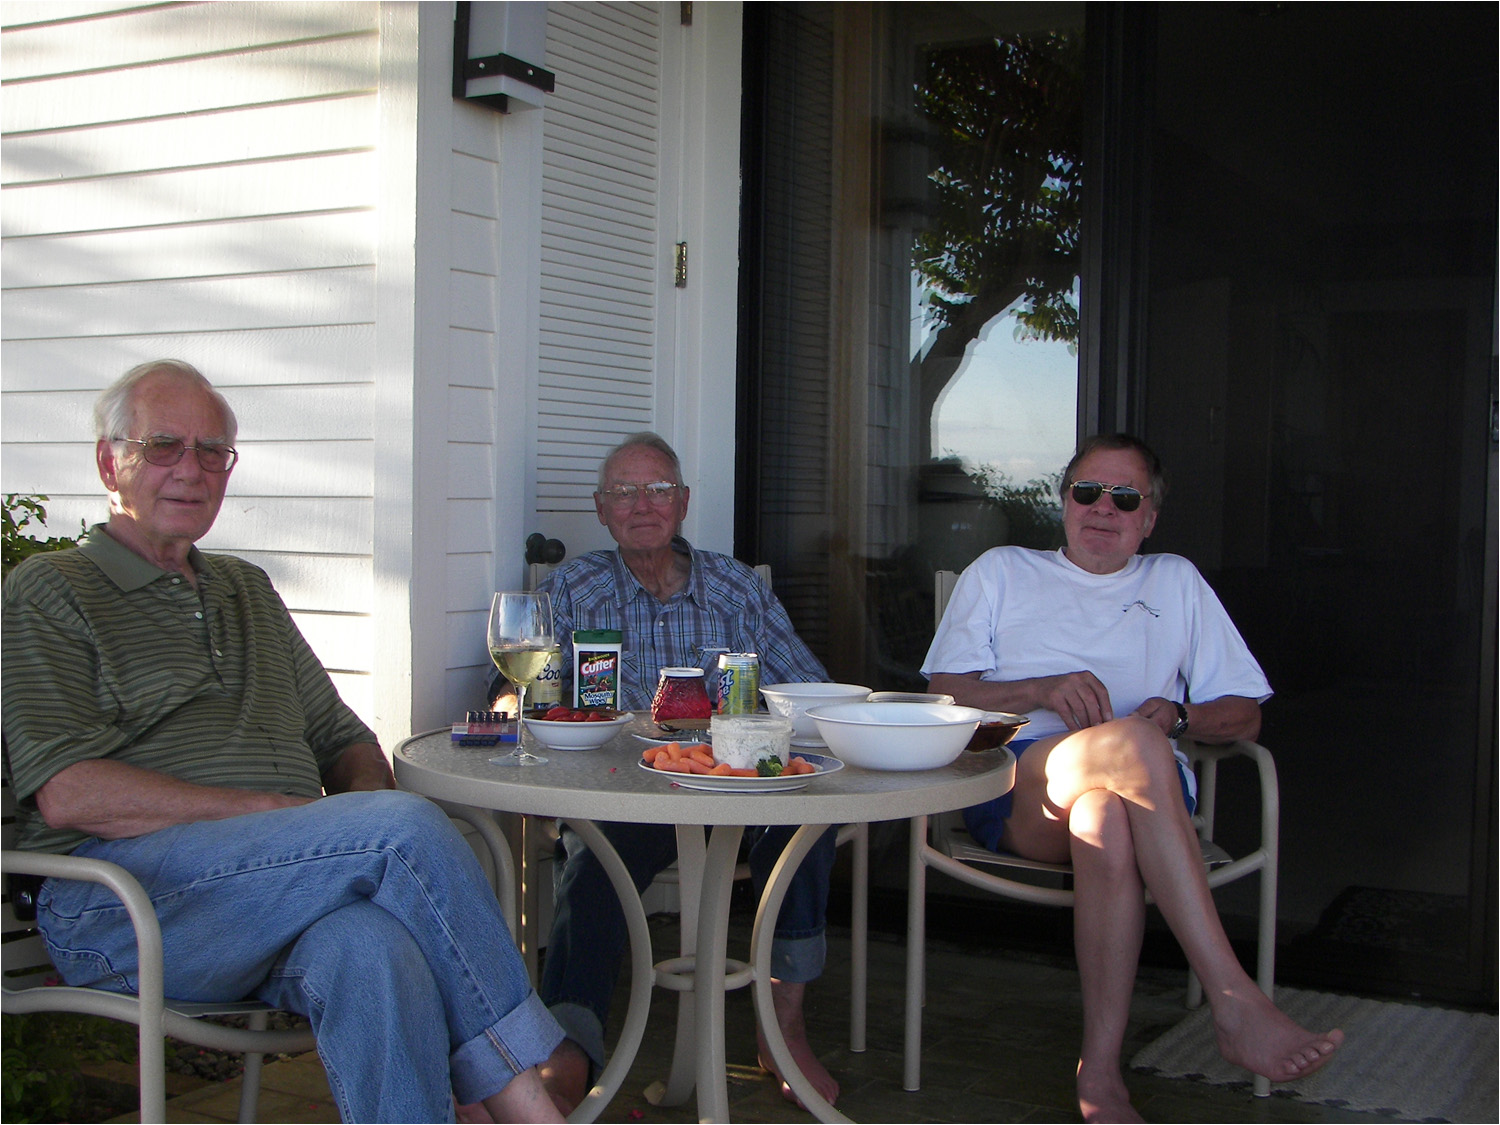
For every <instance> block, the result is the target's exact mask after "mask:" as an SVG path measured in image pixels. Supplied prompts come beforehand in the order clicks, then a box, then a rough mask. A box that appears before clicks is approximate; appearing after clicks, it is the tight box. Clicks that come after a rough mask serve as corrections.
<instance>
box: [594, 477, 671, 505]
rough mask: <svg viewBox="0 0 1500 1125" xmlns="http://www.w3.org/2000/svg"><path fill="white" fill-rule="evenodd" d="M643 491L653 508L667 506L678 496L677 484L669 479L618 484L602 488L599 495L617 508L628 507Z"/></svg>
mask: <svg viewBox="0 0 1500 1125" xmlns="http://www.w3.org/2000/svg"><path fill="white" fill-rule="evenodd" d="M642 492H644V493H645V494H646V500H647V501H648V502H649V503H650V505H651V506H652V507H653V508H665V507H666V506H667V505H669V504H670V503H672V501H673V500H674V499H675V498H676V496H677V485H675V484H673V483H672V482H671V481H667V480H659V481H654V482H652V483H651V484H617V485H615V486H614V487H613V488H606V489H602V490H601V491H600V492H599V495H600V496H602V497H604V499H605V500H606V501H608V502H609V503H610V504H613V505H614V506H615V507H617V508H628V507H631V506H632V505H634V504H635V498H636V497H637V496H639V495H640V494H641V493H642Z"/></svg>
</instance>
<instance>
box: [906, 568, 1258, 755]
mask: <svg viewBox="0 0 1500 1125" xmlns="http://www.w3.org/2000/svg"><path fill="white" fill-rule="evenodd" d="M1084 670H1087V671H1089V672H1092V673H1094V675H1095V676H1097V677H1098V678H1099V680H1100V681H1101V682H1102V683H1103V684H1104V686H1105V687H1106V688H1108V689H1109V699H1110V706H1111V708H1112V709H1113V711H1114V714H1115V715H1116V717H1121V716H1124V715H1128V714H1130V712H1132V711H1134V710H1135V709H1136V708H1137V707H1138V706H1139V705H1140V704H1141V703H1143V702H1144V701H1145V700H1147V699H1150V698H1151V697H1152V696H1161V697H1162V698H1164V699H1175V700H1183V701H1185V702H1198V703H1206V702H1208V701H1210V700H1213V699H1218V698H1220V697H1222V696H1226V695H1238V696H1244V697H1245V698H1248V699H1254V700H1256V701H1257V702H1264V701H1265V700H1267V699H1269V698H1270V696H1271V685H1270V684H1269V683H1267V682H1266V676H1265V673H1264V672H1262V671H1261V668H1260V665H1259V664H1258V663H1256V660H1255V657H1253V656H1251V655H1250V650H1249V648H1247V647H1246V645H1245V642H1244V640H1243V639H1242V638H1241V637H1240V634H1239V631H1238V630H1237V629H1236V628H1235V627H1234V622H1232V621H1230V620H1229V614H1228V613H1226V612H1225V611H1224V607H1223V605H1222V604H1220V602H1219V599H1218V597H1217V596H1216V595H1215V594H1214V592H1213V590H1212V589H1211V588H1210V587H1209V585H1208V583H1207V582H1205V581H1204V580H1203V576H1202V575H1201V574H1199V573H1198V571H1197V569H1196V568H1195V567H1194V566H1193V564H1192V563H1190V562H1188V561H1187V559H1184V558H1182V557H1181V556H1179V555H1136V556H1134V557H1132V558H1131V560H1130V562H1128V563H1127V564H1126V565H1125V566H1124V567H1123V568H1122V569H1120V570H1118V571H1116V572H1115V573H1113V574H1090V573H1089V572H1088V571H1086V570H1083V569H1081V568H1080V567H1078V566H1075V565H1074V564H1073V563H1072V562H1070V561H1068V558H1067V556H1066V555H1064V554H1063V553H1062V551H1061V550H1058V551H1035V550H1031V549H1030V548H1026V547H995V548H992V549H991V550H989V551H986V552H985V553H984V554H982V555H980V556H979V558H977V559H975V560H974V562H973V563H971V564H970V565H969V567H968V569H966V570H965V571H964V572H963V574H962V575H960V576H959V579H958V584H957V585H956V586H955V587H954V590H953V597H952V600H950V601H949V603H948V608H947V610H946V611H945V612H944V614H943V620H942V624H940V625H939V626H938V631H937V636H935V637H934V638H933V640H932V647H931V648H930V649H929V650H928V651H927V660H926V662H925V663H923V665H922V673H923V675H926V676H931V675H933V674H934V673H936V672H951V673H956V674H963V673H966V672H978V673H980V679H982V680H988V681H991V682H1006V681H1010V680H1026V679H1031V678H1033V677H1036V676H1055V675H1060V674H1062V673H1065V672H1077V671H1084ZM1029 717H1030V719H1031V723H1030V724H1029V725H1028V726H1026V727H1025V728H1023V733H1024V735H1025V737H1027V738H1045V737H1047V736H1048V735H1051V734H1057V733H1059V732H1061V731H1064V730H1066V729H1067V727H1066V725H1065V724H1064V723H1063V721H1062V719H1061V718H1060V717H1059V716H1058V715H1057V713H1056V712H1053V711H1047V710H1037V711H1032V712H1031V714H1030V716H1029Z"/></svg>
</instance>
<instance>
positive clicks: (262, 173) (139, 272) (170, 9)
mask: <svg viewBox="0 0 1500 1125" xmlns="http://www.w3.org/2000/svg"><path fill="white" fill-rule="evenodd" d="M0 20H3V28H4V30H3V37H0V68H3V77H4V82H5V90H4V97H3V99H0V128H3V141H4V144H3V150H0V161H3V170H0V185H3V186H0V193H3V194H0V202H3V210H0V234H3V241H0V285H3V289H4V300H3V304H0V371H3V414H0V428H3V458H0V475H3V478H4V483H3V489H4V491H6V492H39V493H44V494H46V495H48V496H49V497H51V501H50V503H49V504H48V508H49V512H50V513H51V515H52V519H51V520H50V521H49V522H50V527H51V529H52V531H53V532H54V533H70V532H71V531H73V530H75V529H76V527H77V524H78V522H79V520H80V519H87V520H89V521H93V520H97V519H100V518H103V516H104V515H105V503H104V499H103V496H102V493H101V488H100V485H99V482H98V479H97V476H96V474H95V473H94V470H93V465H92V462H93V457H92V444H93V443H92V440H91V435H90V420H89V412H90V409H91V407H92V402H93V399H94V397H95V396H96V395H97V393H98V391H99V390H100V389H101V388H102V387H104V386H105V385H107V384H108V383H109V382H111V381H112V380H113V379H114V378H116V377H117V376H118V375H119V374H120V373H121V372H123V371H124V370H125V369H127V368H128V367H130V366H132V365H133V364H135V363H137V362H140V361H142V360H146V359H152V358H157V357H161V356H168V355H170V356H178V357H181V358H184V359H187V360H189V361H190V362H193V363H195V364H196V365H197V366H199V367H200V368H201V369H202V370H203V372H204V373H205V374H206V375H207V376H208V377H209V378H210V379H212V380H213V381H214V382H215V384H216V385H218V386H219V387H221V388H222V389H223V390H224V391H225V393H226V396H227V397H228V398H229V400H230V402H231V404H232V405H233V406H234V407H235V411H236V414H237V415H238V417H239V420H240V437H239V440H238V445H239V448H240V450H241V458H242V461H241V464H240V466H239V467H237V468H236V470H235V472H234V476H233V478H232V479H231V481H230V486H229V495H228V497H227V498H226V500H225V503H224V507H223V510H222V512H221V514H220V517H219V520H218V522H217V524H216V525H215V527H214V529H213V531H212V532H211V533H210V535H209V536H208V537H206V538H205V540H204V541H203V546H204V547H205V549H209V550H222V551H228V552H232V553H235V554H239V555H242V556H244V557H247V558H250V559H251V560H252V561H254V562H256V563H257V565H260V566H263V567H264V568H265V569H266V570H267V571H268V572H269V573H270V574H271V576H272V579H273V580H274V581H275V582H276V584H277V588H278V589H279V590H280V591H281V593H282V596H283V597H284V598H285V599H286V601H287V603H288V605H289V606H291V608H292V610H293V613H294V616H295V617H296V619H297V622H298V624H299V626H301V628H302V630H303V632H304V633H305V634H306V635H307V637H308V640H309V642H310V643H311V644H312V646H313V648H314V650H315V651H316V652H317V654H318V656H319V658H320V659H321V660H323V662H324V663H325V664H326V665H327V666H328V667H329V668H330V669H331V670H332V671H333V672H334V673H335V682H336V683H337V684H338V685H339V688H340V691H341V692H343V693H344V695H345V698H346V699H347V700H348V701H349V702H350V704H351V705H352V706H354V707H355V708H356V709H357V710H359V711H360V713H361V714H362V715H363V716H364V717H365V718H366V719H367V720H368V719H371V718H372V716H373V711H374V709H373V700H372V698H371V697H372V692H371V690H370V687H369V683H370V672H371V654H372V652H373V651H374V649H375V645H374V643H373V640H372V633H373V630H372V625H371V616H370V615H371V610H372V606H373V580H372V567H371V550H372V540H373V518H374V505H373V493H374V480H373V465H372V448H373V427H374V419H373V416H372V412H373V404H372V375H371V372H372V370H373V365H374V359H375V355H374V350H375V349H374V340H375V333H374V318H375V244H376V237H377V231H376V225H375V222H376V214H375V205H376V202H377V200H376V196H375V191H376V183H377V157H376V153H375V146H376V136H377V127H378V116H377V83H378V78H379V65H378V61H379V47H380V44H379V39H378V20H379V11H378V5H376V4H373V3H348V4H343V3H316V4H278V3H235V4H186V5H162V6H152V7H144V6H137V7H131V6H125V5H121V4H80V3H37V4H31V3H7V4H6V5H4V6H3V7H0ZM455 290H456V291H457V292H459V293H461V294H465V299H466V300H467V301H468V302H469V303H471V304H472V303H474V302H475V301H478V302H480V303H482V300H483V292H482V289H481V291H480V292H479V293H478V294H477V295H469V294H467V292H466V291H465V290H464V289H463V287H462V286H455Z"/></svg>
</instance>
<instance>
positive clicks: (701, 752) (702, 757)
mask: <svg viewBox="0 0 1500 1125" xmlns="http://www.w3.org/2000/svg"><path fill="white" fill-rule="evenodd" d="M687 752H688V756H689V757H691V758H692V759H693V760H694V761H697V762H701V763H702V764H703V765H705V766H708V767H710V768H712V767H713V765H714V756H713V755H712V754H711V753H709V752H708V750H706V749H705V748H704V747H702V746H689V747H688V750H687Z"/></svg>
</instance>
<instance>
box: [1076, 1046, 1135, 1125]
mask: <svg viewBox="0 0 1500 1125" xmlns="http://www.w3.org/2000/svg"><path fill="white" fill-rule="evenodd" d="M1078 1112H1079V1113H1080V1114H1082V1115H1083V1119H1084V1120H1085V1121H1143V1120H1145V1119H1144V1118H1143V1117H1141V1115H1140V1114H1138V1113H1136V1111H1135V1107H1133V1106H1132V1105H1131V1104H1130V1091H1129V1090H1127V1089H1126V1088H1125V1079H1124V1077H1123V1076H1122V1075H1121V1074H1120V1067H1119V1065H1118V1064H1114V1065H1108V1066H1101V1067H1099V1068H1098V1069H1097V1071H1096V1070H1095V1069H1094V1068H1093V1067H1091V1066H1087V1065H1085V1063H1084V1061H1083V1060H1082V1059H1079V1060H1078Z"/></svg>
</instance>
